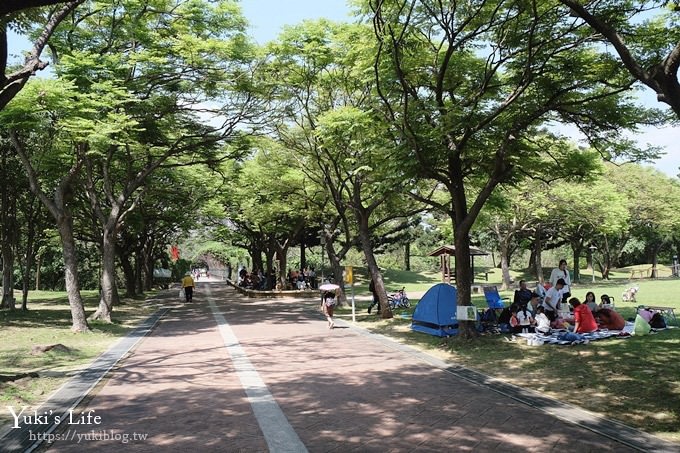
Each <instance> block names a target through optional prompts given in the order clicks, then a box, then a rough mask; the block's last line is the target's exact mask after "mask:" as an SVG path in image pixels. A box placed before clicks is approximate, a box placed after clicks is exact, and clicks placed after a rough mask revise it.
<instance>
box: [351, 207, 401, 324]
mask: <svg viewBox="0 0 680 453" xmlns="http://www.w3.org/2000/svg"><path fill="white" fill-rule="evenodd" d="M361 211H363V212H361ZM354 212H355V214H356V219H357V223H358V224H359V242H360V243H361V249H362V250H363V252H364V257H365V258H366V264H367V265H368V273H369V275H370V276H371V278H372V279H373V284H374V285H375V292H376V295H377V296H378V303H379V304H380V317H381V318H382V319H389V318H392V317H393V316H394V315H393V314H392V309H391V308H390V304H389V302H388V301H387V291H385V283H384V282H383V278H382V273H381V272H380V269H379V268H378V263H377V261H376V260H375V255H374V253H373V246H372V244H371V236H370V231H369V227H368V214H367V213H366V212H365V210H362V209H360V208H355V209H354ZM340 275H342V274H340Z"/></svg>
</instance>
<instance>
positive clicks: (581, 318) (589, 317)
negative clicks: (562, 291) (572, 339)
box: [569, 297, 597, 333]
mask: <svg viewBox="0 0 680 453" xmlns="http://www.w3.org/2000/svg"><path fill="white" fill-rule="evenodd" d="M569 304H570V305H571V306H572V307H574V332H575V333H588V332H595V331H596V330H597V323H596V322H595V318H594V317H593V313H592V312H591V311H590V308H588V306H587V305H583V304H581V301H580V300H578V298H577V297H572V298H571V299H569Z"/></svg>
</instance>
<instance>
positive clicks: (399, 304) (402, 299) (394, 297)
mask: <svg viewBox="0 0 680 453" xmlns="http://www.w3.org/2000/svg"><path fill="white" fill-rule="evenodd" d="M404 290H405V287H402V288H401V289H400V290H399V291H397V292H394V293H392V294H388V295H387V302H388V303H389V304H390V308H391V309H392V310H394V309H395V308H408V307H410V306H411V301H409V300H408V297H407V296H406V291H404Z"/></svg>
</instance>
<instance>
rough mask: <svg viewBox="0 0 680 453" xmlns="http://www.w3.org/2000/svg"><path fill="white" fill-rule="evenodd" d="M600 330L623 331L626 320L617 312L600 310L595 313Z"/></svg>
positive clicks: (606, 309) (608, 309) (609, 309)
mask: <svg viewBox="0 0 680 453" xmlns="http://www.w3.org/2000/svg"><path fill="white" fill-rule="evenodd" d="M597 317H598V319H599V323H600V328H601V329H609V330H623V328H624V327H625V326H626V320H625V319H623V316H621V315H620V314H619V313H618V312H616V311H615V310H612V309H611V308H602V309H600V310H598V311H597Z"/></svg>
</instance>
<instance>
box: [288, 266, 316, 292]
mask: <svg viewBox="0 0 680 453" xmlns="http://www.w3.org/2000/svg"><path fill="white" fill-rule="evenodd" d="M317 288H318V282H317V280H316V271H315V270H314V267H312V266H310V267H306V268H304V269H300V270H296V269H288V288H286V289H299V290H303V289H317Z"/></svg>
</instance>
